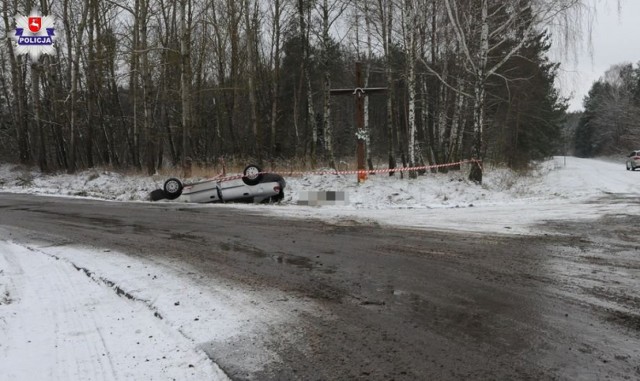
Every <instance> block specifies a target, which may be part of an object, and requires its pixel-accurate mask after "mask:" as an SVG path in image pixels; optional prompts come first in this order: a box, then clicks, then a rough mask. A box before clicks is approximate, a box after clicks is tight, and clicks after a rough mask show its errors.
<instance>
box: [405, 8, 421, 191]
mask: <svg viewBox="0 0 640 381" xmlns="http://www.w3.org/2000/svg"><path fill="white" fill-rule="evenodd" d="M404 11H405V16H404V17H405V33H406V36H405V44H406V46H405V51H406V53H407V90H408V93H409V99H408V115H407V118H408V123H409V136H408V143H409V146H408V147H407V148H408V151H409V166H410V167H413V166H415V163H416V33H415V24H416V9H415V4H414V1H413V0H406V1H405V9H404ZM417 177H418V174H417V172H416V171H409V178H412V179H415V178H417Z"/></svg>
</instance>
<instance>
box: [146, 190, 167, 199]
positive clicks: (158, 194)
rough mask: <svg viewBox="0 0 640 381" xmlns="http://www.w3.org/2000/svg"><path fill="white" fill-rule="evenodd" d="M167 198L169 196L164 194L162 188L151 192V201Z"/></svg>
mask: <svg viewBox="0 0 640 381" xmlns="http://www.w3.org/2000/svg"><path fill="white" fill-rule="evenodd" d="M165 198H167V197H166V195H165V194H164V191H163V190H162V189H156V190H154V191H152V192H151V193H149V200H151V201H160V200H164V199H165Z"/></svg>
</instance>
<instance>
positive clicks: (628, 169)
mask: <svg viewBox="0 0 640 381" xmlns="http://www.w3.org/2000/svg"><path fill="white" fill-rule="evenodd" d="M626 167H627V171H628V170H630V168H629V163H627V165H626Z"/></svg>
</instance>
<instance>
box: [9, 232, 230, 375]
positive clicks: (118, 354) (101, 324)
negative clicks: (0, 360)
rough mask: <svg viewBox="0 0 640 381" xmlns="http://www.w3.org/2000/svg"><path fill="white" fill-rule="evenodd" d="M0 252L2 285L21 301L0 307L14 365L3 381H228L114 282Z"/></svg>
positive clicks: (25, 251) (49, 260)
mask: <svg viewBox="0 0 640 381" xmlns="http://www.w3.org/2000/svg"><path fill="white" fill-rule="evenodd" d="M0 247H3V248H8V250H4V249H3V250H0V252H1V253H2V254H1V255H0V264H2V267H0V268H2V269H3V274H4V276H3V278H8V279H9V280H12V281H15V282H16V283H19V284H17V285H16V286H17V287H16V288H18V289H21V290H22V292H23V294H24V295H23V297H21V298H20V300H19V301H18V302H15V303H12V304H11V305H7V306H4V305H3V306H0V307H2V308H3V309H0V319H2V320H4V321H6V324H5V327H4V329H2V331H4V332H3V333H7V334H5V335H3V336H4V337H7V338H8V340H3V342H4V345H3V348H2V349H3V352H4V356H3V357H4V358H5V359H7V360H8V361H7V364H11V365H10V366H9V367H4V366H3V368H8V369H3V372H2V374H0V380H5V379H6V380H10V379H47V380H68V379H82V380H104V381H106V380H122V379H153V380H156V379H172V378H175V379H181V380H188V379H194V380H201V379H214V380H216V379H227V377H226V376H225V375H224V374H223V373H222V371H220V369H219V368H218V367H217V366H216V364H214V363H211V361H210V360H209V358H208V357H207V356H206V355H205V353H204V352H203V351H202V350H199V349H198V348H197V347H196V346H195V345H194V343H193V341H192V340H188V339H186V338H185V337H184V336H183V335H180V334H179V333H178V332H176V330H175V329H174V328H171V327H170V326H169V325H168V324H167V323H166V322H164V321H162V320H161V319H160V318H159V316H154V315H153V314H152V313H149V314H147V312H149V311H150V309H149V305H148V303H145V302H144V301H140V300H137V299H136V298H133V297H131V295H130V294H128V293H126V292H125V291H124V290H122V289H120V288H119V287H117V286H115V285H113V282H111V284H112V285H110V284H109V281H108V280H106V279H101V278H100V277H97V276H96V275H95V274H93V273H92V272H91V271H90V270H88V269H81V268H79V267H78V266H75V265H74V264H73V263H72V262H71V261H68V260H66V259H64V258H58V257H56V256H54V255H51V254H49V253H46V252H44V251H41V250H37V249H34V248H31V247H26V248H25V247H23V246H18V245H14V244H10V243H5V242H3V241H1V240H0ZM5 268H6V269H7V270H6V271H5ZM79 271H81V273H82V274H83V275H85V276H86V277H88V278H89V279H90V281H88V280H85V279H86V278H85V277H78V272H79ZM3 278H0V281H1V280H2V279H3ZM2 283H6V280H5V281H3V282H2ZM104 286H107V287H104ZM114 294H115V295H114ZM114 296H118V297H114ZM151 312H153V311H151ZM145 315H147V316H146V317H145ZM143 341H146V343H143ZM154 357H155V359H154ZM33 364H37V365H36V366H33ZM194 364H195V365H194ZM5 377H6V378H5Z"/></svg>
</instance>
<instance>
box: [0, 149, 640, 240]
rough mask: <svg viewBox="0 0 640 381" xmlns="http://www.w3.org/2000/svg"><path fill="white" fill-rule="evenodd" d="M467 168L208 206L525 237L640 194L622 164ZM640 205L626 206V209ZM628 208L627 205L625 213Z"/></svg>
mask: <svg viewBox="0 0 640 381" xmlns="http://www.w3.org/2000/svg"><path fill="white" fill-rule="evenodd" d="M467 174H468V169H467V168H463V170H462V171H451V172H449V173H447V174H433V173H428V174H427V175H425V176H420V177H419V178H418V179H416V180H409V179H408V178H407V177H406V176H405V177H404V178H403V179H401V178H400V175H399V174H396V175H395V176H394V177H389V176H387V175H375V176H370V177H369V180H368V181H367V182H365V183H364V184H360V185H357V184H356V181H355V175H348V176H344V175H340V176H335V175H322V176H321V175H307V176H302V177H290V176H287V175H286V173H283V175H284V177H285V179H286V181H287V188H286V189H285V199H284V201H283V202H282V204H281V205H276V206H274V205H267V206H265V205H224V206H221V205H208V206H203V207H226V208H251V209H257V210H260V211H263V212H264V213H272V214H277V215H284V216H288V217H293V218H319V219H323V220H326V221H329V222H334V223H344V222H345V221H348V222H350V223H351V222H353V221H357V222H361V223H378V224H383V225H384V224H390V225H398V226H405V227H415V228H430V229H445V230H463V231H478V232H499V233H509V234H513V233H516V234H526V233H530V232H531V226H533V225H535V224H538V223H541V222H544V221H547V220H559V219H580V218H597V217H598V216H601V215H603V214H607V213H617V212H618V211H620V210H625V208H627V206H624V205H621V204H615V205H609V204H606V203H604V204H603V203H587V202H585V201H586V200H593V199H595V198H598V197H602V196H605V195H611V194H617V195H621V196H625V197H633V196H635V195H638V194H639V193H640V187H639V184H640V171H638V172H630V171H626V170H625V166H624V161H623V160H621V161H617V162H612V161H604V160H597V159H579V158H574V157H568V158H566V159H565V158H563V157H556V158H554V159H551V160H548V161H546V162H543V163H541V164H539V165H538V166H537V167H536V169H534V170H532V171H530V172H528V173H526V174H519V173H517V172H513V171H510V170H507V169H504V168H492V167H489V168H485V176H484V181H483V184H482V185H477V184H474V183H472V182H470V181H469V180H467ZM164 180H165V178H164V177H161V176H153V177H145V176H123V175H120V174H117V173H114V172H108V171H98V170H90V171H85V172H81V173H79V174H77V175H74V176H72V175H66V174H62V175H42V174H40V173H38V172H35V171H23V170H18V169H17V167H15V166H9V165H5V166H0V191H6V192H16V193H30V194H46V195H61V196H70V197H91V198H98V199H105V200H116V201H145V200H146V199H147V195H148V193H149V192H150V191H152V190H154V189H157V188H161V187H162V184H163V181H164ZM303 191H342V192H344V193H345V194H346V196H347V197H348V204H347V205H338V206H331V205H324V206H321V207H308V206H300V205H297V203H298V198H299V195H300V193H301V192H303ZM636 204H637V203H635V202H634V203H631V204H630V205H628V207H629V208H631V209H630V210H628V212H640V211H639V210H636V209H634V208H636ZM627 209H628V208H627Z"/></svg>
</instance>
